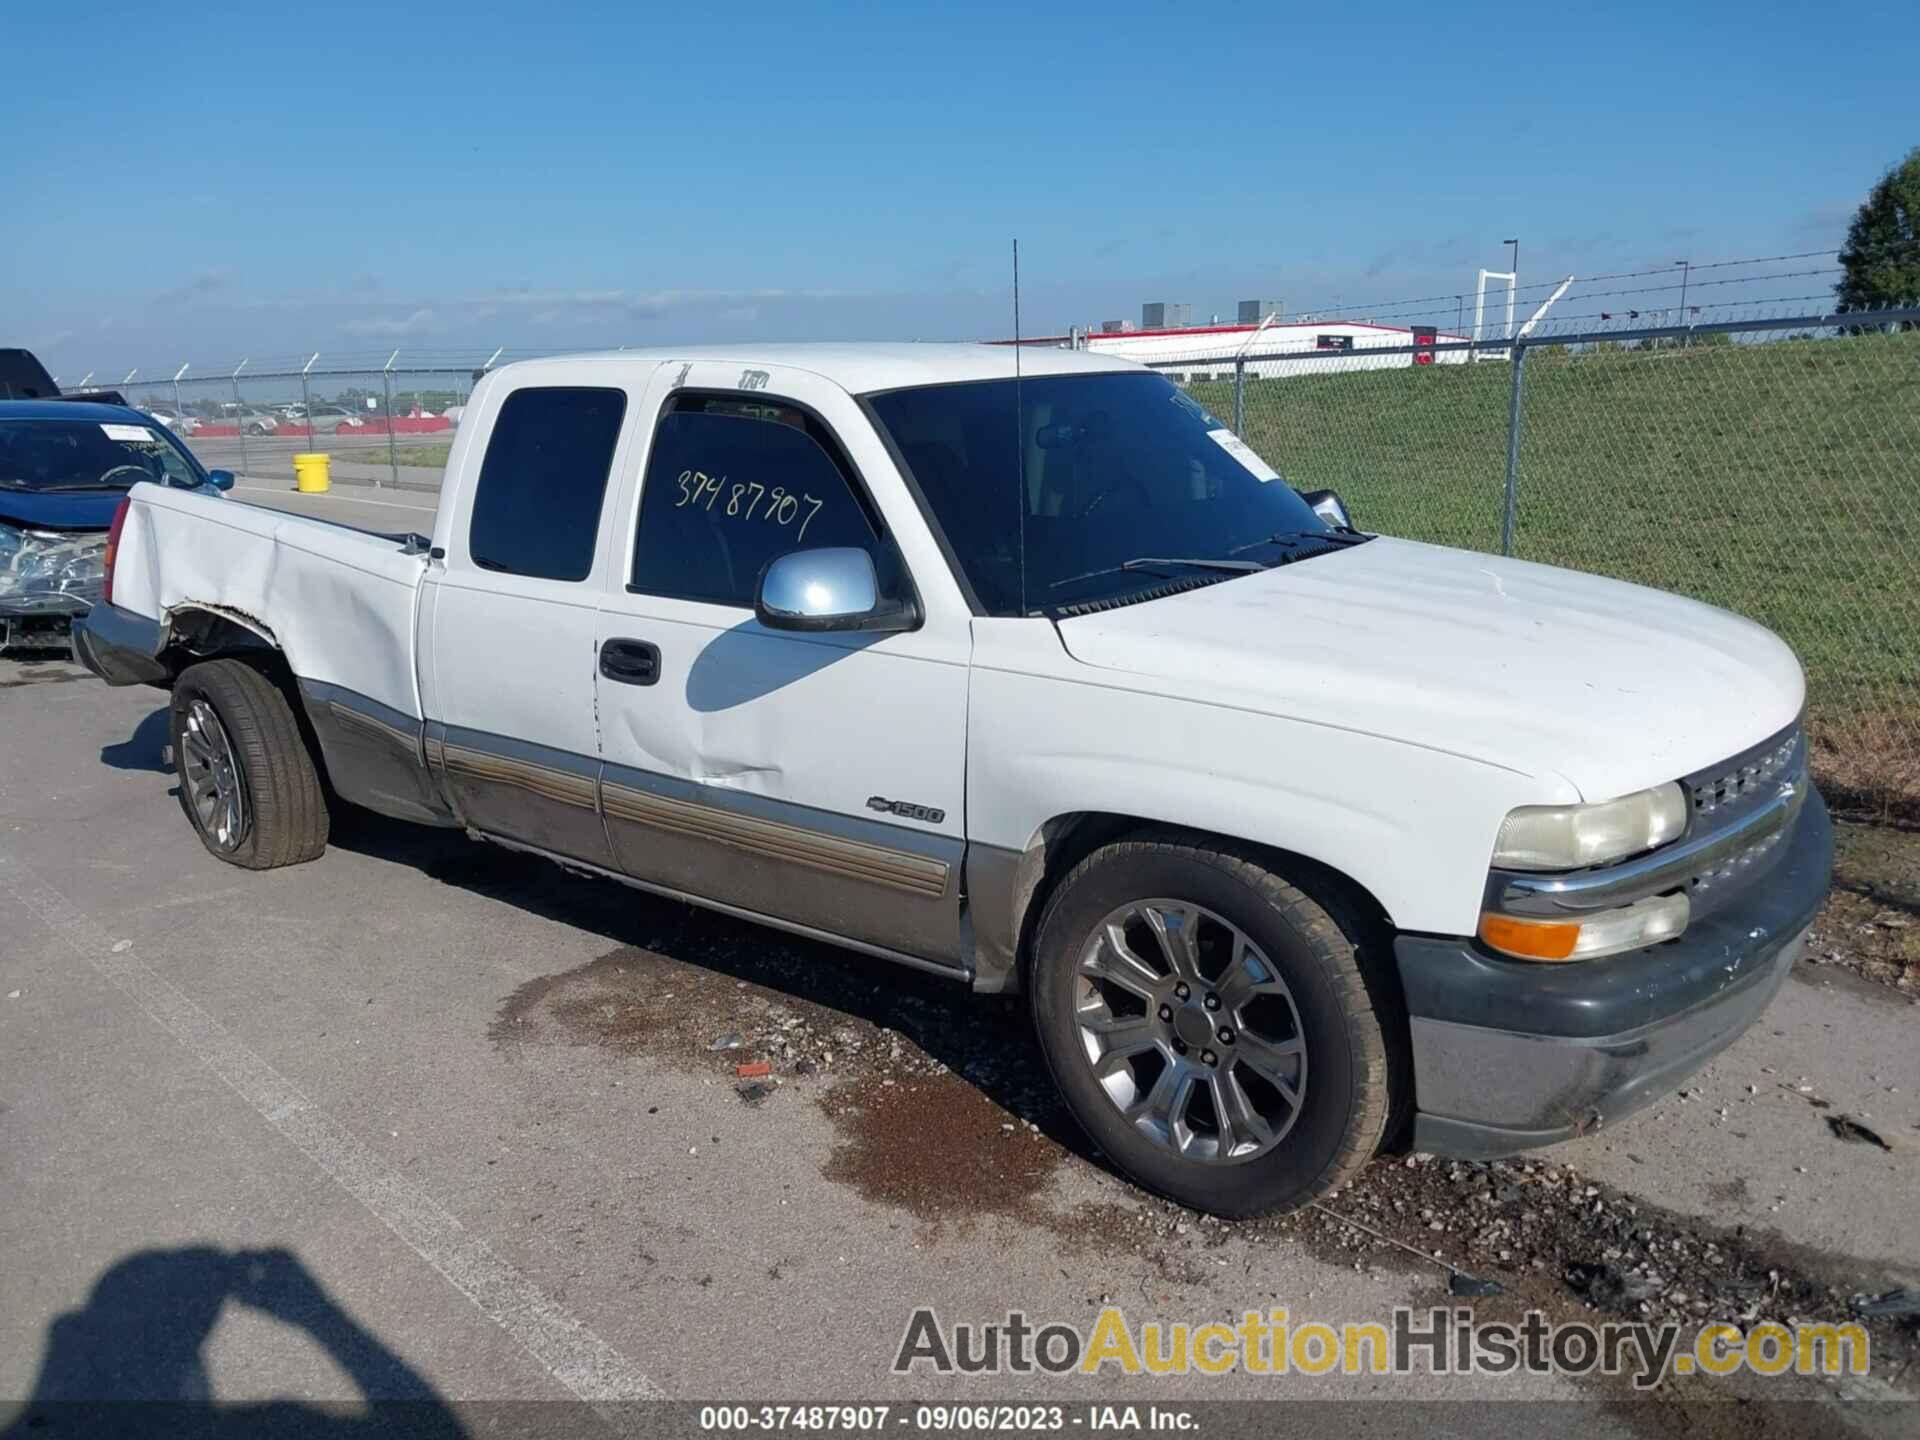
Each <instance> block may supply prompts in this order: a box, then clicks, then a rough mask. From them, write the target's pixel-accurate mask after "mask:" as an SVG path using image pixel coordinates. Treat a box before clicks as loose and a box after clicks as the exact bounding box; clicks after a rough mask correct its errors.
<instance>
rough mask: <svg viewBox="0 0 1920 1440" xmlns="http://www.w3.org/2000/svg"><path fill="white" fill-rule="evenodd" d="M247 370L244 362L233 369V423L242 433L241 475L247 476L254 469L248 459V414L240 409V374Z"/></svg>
mask: <svg viewBox="0 0 1920 1440" xmlns="http://www.w3.org/2000/svg"><path fill="white" fill-rule="evenodd" d="M246 368H247V362H246V361H244V360H242V361H241V362H240V363H239V364H238V365H236V366H234V367H233V375H232V380H233V423H234V426H235V427H236V428H237V429H238V430H239V431H240V473H241V474H242V475H245V474H246V473H247V472H248V471H249V470H251V469H252V468H253V462H252V461H250V460H248V459H247V412H246V411H245V410H243V409H241V408H240V372H241V371H242V370H244V369H246Z"/></svg>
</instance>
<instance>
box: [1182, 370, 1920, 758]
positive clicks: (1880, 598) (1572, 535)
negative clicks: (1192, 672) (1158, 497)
mask: <svg viewBox="0 0 1920 1440" xmlns="http://www.w3.org/2000/svg"><path fill="white" fill-rule="evenodd" d="M1511 384H1512V373H1511V367H1509V366H1508V365H1505V364H1500V363H1482V364H1478V365H1447V366H1434V367H1432V368H1430V369H1429V368H1422V369H1419V370H1414V369H1395V370H1374V371H1359V372H1354V373H1349V374H1344V375H1300V376H1294V377H1291V378H1286V379H1272V380H1258V381H1249V382H1248V385H1247V394H1246V425H1245V431H1246V436H1245V438H1246V439H1247V441H1248V443H1250V444H1251V445H1252V446H1253V447H1254V448H1255V449H1256V450H1258V451H1259V452H1260V453H1261V454H1262V455H1263V456H1265V457H1266V458H1267V460H1269V461H1270V462H1271V463H1272V464H1273V465H1274V466H1275V467H1276V468H1278V469H1279V470H1280V471H1281V472H1282V473H1283V474H1285V475H1286V477H1287V479H1288V480H1289V481H1290V482H1291V483H1292V484H1294V485H1295V486H1297V487H1299V488H1301V489H1313V488H1317V487H1320V486H1327V487H1331V488H1333V489H1336V490H1338V491H1339V492H1340V493H1341V495H1342V496H1343V497H1344V498H1345V499H1346V500H1347V502H1348V504H1349V505H1350V506H1351V507H1352V508H1353V510H1354V513H1355V515H1356V518H1357V521H1358V523H1360V524H1361V525H1363V526H1364V527H1365V528H1367V529H1370V530H1379V531H1383V532H1385V533H1388V534H1394V535H1405V536H1409V537H1412V538H1415V539H1421V540H1432V541H1435V542H1438V543H1442V544H1448V545H1458V546H1464V547H1466V548H1470V549H1479V550H1487V551H1498V549H1499V548H1500V521H1501V511H1502V505H1503V488H1504V482H1505V473H1506V451H1507V408H1508V398H1509V393H1510V389H1511ZM1193 391H1194V394H1195V397H1196V398H1197V399H1199V400H1201V401H1202V402H1203V403H1204V404H1206V405H1207V407H1208V408H1209V409H1211V410H1212V411H1213V412H1214V413H1215V414H1217V415H1223V416H1229V415H1231V414H1232V413H1233V387H1232V386H1231V384H1224V383H1219V382H1214V383H1210V384H1198V385H1195V386H1194V387H1193ZM1524 394H1525V406H1524V413H1523V415H1522V424H1521V437H1522V443H1521V447H1520V467H1519V485H1518V492H1519V523H1518V527H1517V530H1516V542H1515V546H1514V549H1515V553H1516V554H1517V555H1519V556H1520V557H1521V558H1523V559H1528V560H1539V561H1543V562H1545V563H1548V564H1553V565H1566V566H1571V567H1573V568H1575V569H1581V570H1590V571H1595V572H1598V573H1602V574H1607V575H1614V576H1618V577H1620V578H1622V579H1626V580H1634V581H1638V582H1640V583H1642V584H1646V585H1655V586H1658V587H1660V588H1662V589H1666V590H1674V591H1678V592H1680V593H1682V594H1687V595H1692V596H1694V597H1696V598H1698V599H1701V600H1706V601H1709V602H1711V603H1713V604H1715V605H1722V606H1725V607H1726V608H1728V609H1730V610H1734V611H1737V612H1739V613H1740V614H1743V615H1747V616H1750V617H1752V618H1753V619H1755V620H1758V621H1760V622H1761V623H1762V624H1764V625H1767V626H1768V627H1770V628H1771V629H1774V630H1776V631H1778V632H1779V633H1780V634H1781V635H1782V636H1784V637H1785V638H1786V639H1787V640H1788V642H1789V643H1791V644H1792V645H1793V647H1794V649H1795V650H1796V651H1798V652H1799V655H1800V657H1801V660H1802V662H1803V663H1804V664H1805V665H1806V667H1807V671H1808V678H1809V684H1810V687H1811V691H1812V708H1813V713H1814V717H1815V719H1816V721H1818V722H1821V723H1822V724H1823V725H1824V726H1825V727H1826V729H1827V730H1828V731H1829V732H1831V733H1838V732H1841V731H1845V730H1847V729H1848V728H1849V727H1860V726H1865V727H1867V728H1868V729H1870V730H1871V731H1872V732H1873V733H1874V734H1875V736H1876V737H1877V738H1876V739H1875V741H1874V744H1875V745H1876V746H1877V747H1879V748H1882V749H1884V748H1886V747H1889V746H1891V747H1892V748H1893V749H1894V750H1895V751H1899V750H1901V749H1903V748H1904V752H1905V753H1904V754H1900V753H1895V754H1891V755H1886V756H1883V757H1881V758H1882V759H1883V760H1884V761H1885V762H1886V765H1887V766H1888V767H1891V770H1890V772H1889V773H1891V771H1897V770H1899V769H1901V767H1903V766H1904V767H1905V768H1906V771H1907V775H1908V778H1907V779H1906V780H1903V781H1901V782H1900V784H1899V786H1898V787H1897V788H1902V789H1905V788H1913V789H1914V790H1915V791H1916V793H1917V794H1920V334H1902V335H1869V336H1863V337H1858V338H1844V339H1833V340H1818V341H1787V342H1779V343H1772V344H1765V345H1752V344H1737V345H1719V346H1702V347H1699V348H1689V349H1684V350H1681V349H1663V350H1658V351H1638V350H1632V351H1628V350H1600V351H1588V352H1585V353H1579V354H1568V353H1566V352H1564V351H1556V350H1542V351H1539V352H1536V353H1535V354H1533V355H1532V356H1530V357H1529V359H1528V361H1527V369H1526V386H1525V392H1524Z"/></svg>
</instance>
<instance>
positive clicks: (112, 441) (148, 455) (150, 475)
mask: <svg viewBox="0 0 1920 1440" xmlns="http://www.w3.org/2000/svg"><path fill="white" fill-rule="evenodd" d="M206 478H207V477H206V475H205V473H204V472H202V470H201V469H200V467H199V465H198V464H196V463H195V462H194V460H193V457H192V456H190V455H188V454H187V452H186V451H185V450H183V449H181V448H180V446H179V445H178V444H176V443H175V442H174V440H173V437H172V436H170V435H168V434H167V432H166V431H165V430H164V429H162V428H161V427H160V426H159V425H157V424H155V425H140V424H136V423H134V422H133V421H131V420H129V421H127V422H126V423H124V424H122V423H119V422H116V421H105V422H102V421H99V420H38V419H32V420H29V419H6V420H0V490H43V491H51V490H126V489H130V488H131V487H132V486H135V485H138V484H139V483H140V482H141V481H142V480H152V481H154V482H156V483H157V484H161V485H188V486H192V485H201V484H204V483H205V482H206Z"/></svg>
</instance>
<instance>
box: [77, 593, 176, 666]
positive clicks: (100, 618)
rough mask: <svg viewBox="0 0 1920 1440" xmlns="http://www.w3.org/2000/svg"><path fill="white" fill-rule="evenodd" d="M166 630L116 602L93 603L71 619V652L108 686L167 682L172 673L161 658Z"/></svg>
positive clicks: (154, 621)
mask: <svg viewBox="0 0 1920 1440" xmlns="http://www.w3.org/2000/svg"><path fill="white" fill-rule="evenodd" d="M166 643H167V629H166V626H164V625H162V624H161V623H160V622H159V621H158V620H149V619H148V618H147V617H146V616H144V615H136V614H134V613H133V612H132V611H131V610H122V609H120V608H119V607H118V606H117V605H96V606H94V607H93V609H91V610H89V611H88V612H87V613H86V614H85V615H82V616H81V617H80V618H79V619H78V620H75V621H74V622H73V653H74V657H75V658H76V659H77V660H79V662H80V663H81V664H82V665H84V666H86V667H87V669H89V670H91V671H92V672H93V673H94V674H96V675H98V676H99V677H100V678H101V679H102V680H104V681H106V682H107V683H108V684H109V685H170V684H172V683H173V673H172V671H170V670H169V669H168V668H167V667H166V666H165V665H164V664H162V663H161V661H160V658H159V656H160V651H161V650H162V648H163V647H164V646H165V645H166Z"/></svg>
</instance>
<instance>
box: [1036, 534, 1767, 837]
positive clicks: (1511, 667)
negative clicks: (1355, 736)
mask: <svg viewBox="0 0 1920 1440" xmlns="http://www.w3.org/2000/svg"><path fill="white" fill-rule="evenodd" d="M1059 630H1060V636H1061V639H1062V642H1063V643H1064V644H1065V646H1066V648H1067V652H1068V653H1069V654H1070V655H1071V656H1073V658H1074V659H1075V660H1078V661H1080V662H1081V663H1083V664H1085V665H1088V666H1094V667H1098V668H1100V669H1104V670H1110V671H1122V672H1126V673H1128V674H1132V675H1137V676H1140V677H1142V678H1143V679H1149V680H1151V681H1153V682H1155V687H1154V688H1162V687H1164V688H1165V690H1166V692H1167V693H1170V694H1175V695H1185V696H1189V697H1191V698H1193V699H1195V700H1200V701H1207V702H1211V703H1215V704H1221V705H1231V706H1235V707H1237V708H1243V709H1258V710H1261V711H1265V712H1267V713H1271V714H1274V715H1282V716H1286V717H1288V718H1291V719H1295V720H1300V721H1304V722H1306V723H1309V724H1323V725H1333V726H1337V727H1339V728H1341V729H1345V730H1353V731H1359V732H1362V733H1367V734H1374V735H1379V736H1382V737H1384V738H1387V739H1391V740H1397V741H1401V742H1404V743H1407V744H1411V745H1418V746H1422V747H1425V748H1427V749H1431V750H1438V751H1444V752H1447V753H1450V754H1455V755H1463V756H1467V757H1470V758H1472V759H1476V760H1480V761H1484V762H1485V763H1487V764H1490V765H1497V766H1500V767H1501V768H1503V769H1507V770H1513V771H1518V772H1521V773H1524V774H1529V775H1538V776H1542V777H1551V776H1556V775H1557V776H1559V777H1562V778H1564V779H1565V780H1566V781H1568V782H1570V783H1571V784H1572V785H1573V786H1574V787H1575V788H1576V789H1577V790H1578V791H1579V793H1580V795H1581V797H1582V798H1585V799H1588V800H1598V799H1606V798H1610V797H1612V796H1615V795H1620V794H1625V793H1627V792H1630V791H1633V790H1637V789H1641V788H1643V787H1645V786H1648V785H1654V784H1659V783H1661V782H1662V781H1666V780H1672V779H1676V778H1678V777H1679V776H1682V775H1685V774H1688V773H1690V772H1692V771H1695V770H1699V769H1702V768H1704V767H1706V766H1708V765H1711V764H1714V763H1715V762H1717V761H1720V760H1723V759H1726V758H1727V757H1728V756H1730V755H1733V754H1735V753H1736V752H1738V751H1740V750H1743V749H1745V748H1747V747H1748V746H1750V745H1754V744H1757V743H1758V742H1759V741H1761V740H1764V739H1765V738H1766V737H1767V736H1769V735H1771V734H1773V733H1774V732H1776V731H1778V730H1780V729H1782V728H1783V727H1785V726H1786V725H1788V724H1790V723H1792V721H1793V720H1794V718H1795V717H1796V716H1797V715H1798V714H1799V713H1800V709H1801V705H1802V703H1803V701H1804V698H1805V681H1804V679H1803V677H1802V675H1801V671H1800V665H1799V662H1798V661H1796V660H1795V659H1794V656H1793V652H1792V651H1791V650H1789V649H1788V648H1787V646H1786V644H1785V643H1784V642H1783V641H1781V640H1780V639H1779V637H1778V636H1776V635H1774V634H1773V633H1772V632H1771V631H1769V630H1767V629H1764V628H1763V627H1761V626H1759V625H1756V624H1754V623H1753V622H1752V621H1750V620H1744V619H1742V618H1741V617H1740V616H1738V615H1734V614H1731V613H1729V612H1728V611H1725V610H1720V609H1716V608H1714V607H1713V606H1711V605H1703V604H1701V603H1699V602H1698V601H1694V600H1687V599H1683V598H1682V597H1680V596H1678V595H1669V594H1667V593H1666V592H1664V591H1660V590H1649V589H1646V588H1644V587H1642V586H1639V585H1630V584H1626V583H1624V582H1622V581H1619V580H1608V579H1604V578H1602V577H1600V576H1596V575H1585V574H1581V573H1579V572H1577V571H1572V570H1560V569H1555V568H1554V567H1552V566H1547V565H1534V564H1529V563H1528V562H1526V561H1523V560H1507V559H1502V558H1500V557H1498V556H1492V555H1481V554H1475V553H1472V552H1469V551H1464V550H1448V549H1443V548H1441V547H1439V546H1433V545H1421V544H1417V543H1415V542H1413V541H1408V540H1394V539H1388V538H1385V537H1382V538H1380V539H1376V540H1372V541H1369V542H1368V543H1366V544H1364V545H1356V546H1353V547H1351V548H1349V549H1346V550H1340V551H1336V552H1333V553H1330V554H1325V555H1321V556H1318V557H1316V558H1313V559H1308V560H1301V561H1296V562H1295V563H1293V564H1291V565H1285V566H1281V567H1278V568H1276V569H1273V570H1269V571H1265V572H1263V573H1261V574H1257V575H1248V576H1246V577H1244V578H1241V579H1235V580H1230V581H1224V582H1222V583H1220V584H1217V585H1211V586H1208V587H1206V588H1205V589H1201V590H1194V591H1189V592H1187V593H1186V594H1183V595H1176V596H1171V597H1169V598H1167V599H1164V600H1154V601H1148V602H1145V603H1142V604H1138V605H1131V606H1124V607H1122V608H1119V609H1115V610H1109V611H1104V612H1101V613H1098V614H1094V615H1085V616H1079V617H1076V618H1074V619H1070V620H1063V621H1061V622H1060V625H1059Z"/></svg>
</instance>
